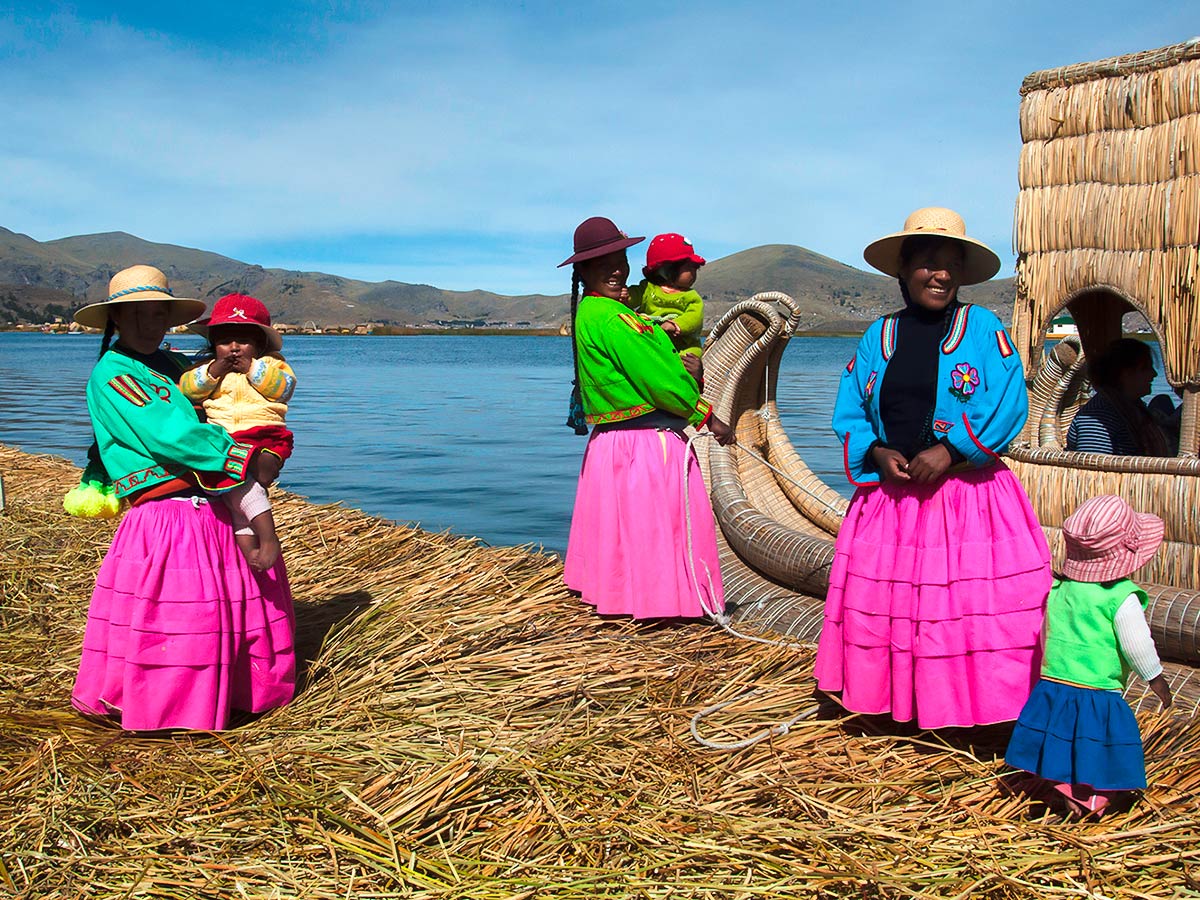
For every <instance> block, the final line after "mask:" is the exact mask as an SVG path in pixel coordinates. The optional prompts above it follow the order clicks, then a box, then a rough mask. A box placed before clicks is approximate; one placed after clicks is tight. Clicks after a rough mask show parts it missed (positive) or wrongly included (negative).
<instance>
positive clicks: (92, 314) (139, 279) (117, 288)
mask: <svg viewBox="0 0 1200 900" xmlns="http://www.w3.org/2000/svg"><path fill="white" fill-rule="evenodd" d="M147 300H168V301H170V303H171V307H170V315H169V316H168V318H167V327H168V328H170V327H174V326H175V325H183V324H184V323H186V322H190V321H192V319H194V318H196V316H199V315H203V314H204V301H203V300H192V299H188V298H184V297H176V296H175V295H174V294H172V293H171V288H170V287H169V286H168V285H167V276H166V275H164V274H163V273H162V272H160V271H159V270H158V269H156V268H154V266H130V267H129V268H128V269H122V270H121V271H120V272H118V273H117V274H116V275H114V276H113V277H112V280H110V281H109V282H108V299H107V300H104V301H102V302H100V303H91V304H88V305H87V306H85V307H83V309H81V310H79V311H78V312H77V313H75V321H76V322H78V323H79V324H80V325H83V326H84V327H86V328H104V327H105V326H106V325H107V324H108V313H109V310H111V309H112V307H113V306H114V305H115V304H117V303H139V302H145V301H147Z"/></svg>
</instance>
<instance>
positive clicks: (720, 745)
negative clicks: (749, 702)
mask: <svg viewBox="0 0 1200 900" xmlns="http://www.w3.org/2000/svg"><path fill="white" fill-rule="evenodd" d="M757 693H758V689H757V688H753V689H751V690H749V691H746V692H745V693H744V694H742V695H740V696H738V697H734V698H733V699H732V700H726V701H724V702H723V703H714V704H713V705H712V706H706V707H704V709H702V710H700V712H698V713H696V714H695V715H694V716H692V725H691V728H692V737H693V738H695V739H696V743H698V744H700V746H702V747H707V748H708V749H709V750H745V749H746V748H747V747H753V746H754V745H755V744H757V743H758V742H759V741H765V740H766V739H767V738H772V737H779V736H781V735H785V734H787V733H788V732H789V731H791V730H792V726H793V725H795V724H796V723H797V722H801V721H803V720H804V719H811V718H812V717H813V716H815V715H816V714H817V710H818V707H816V706H814V707H813V708H812V709H806V710H804V711H803V712H800V713H797V714H796V715H794V716H792V717H791V718H790V719H788V720H787V721H786V722H777V723H776V724H774V725H771V726H769V727H767V728H764V729H762V730H761V731H757V732H755V733H754V734H752V735H750V737H748V738H745V739H743V740H740V741H710V740H709V739H708V738H706V737H704V736H703V735H701V734H700V727H699V726H700V721H701V720H702V719H703V718H704V717H705V716H707V715H708V714H709V713H715V712H719V711H720V710H722V709H724V708H725V707H727V706H732V705H733V704H734V703H737V702H738V701H739V700H744V699H745V698H747V697H750V696H753V695H754V694H757Z"/></svg>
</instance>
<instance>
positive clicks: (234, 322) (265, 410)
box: [179, 294, 296, 571]
mask: <svg viewBox="0 0 1200 900" xmlns="http://www.w3.org/2000/svg"><path fill="white" fill-rule="evenodd" d="M189 327H190V328H191V330H192V331H195V332H196V333H197V334H202V335H204V336H205V337H207V338H208V341H209V349H210V351H211V354H212V358H211V359H207V358H206V359H205V360H203V361H202V362H201V363H200V364H199V365H197V366H195V367H194V368H192V369H189V370H188V371H187V372H185V373H184V374H183V377H182V378H181V379H180V381H179V388H180V390H182V391H183V393H184V394H185V395H186V396H187V397H188V398H189V399H190V400H191V401H192V402H193V403H197V404H202V405H203V406H204V412H205V414H206V415H207V416H208V421H210V422H213V423H215V424H217V425H220V426H221V427H222V428H224V429H225V430H226V431H228V432H229V433H230V434H231V435H232V436H233V437H234V438H236V439H237V440H238V442H239V443H242V444H249V445H250V446H252V447H256V448H258V449H260V451H261V452H260V453H259V454H258V473H259V479H260V481H247V482H245V483H243V484H242V485H238V486H236V487H234V488H233V489H231V490H229V491H227V492H226V493H225V497H226V498H227V500H228V501H229V507H230V511H231V513H232V515H233V523H234V533H235V536H236V539H237V543H238V546H239V547H240V548H241V549H242V552H243V553H244V554H245V555H246V559H247V560H248V561H249V562H250V565H251V566H253V567H254V568H256V569H259V570H260V571H262V570H266V569H269V568H271V566H273V565H275V561H276V560H277V559H278V558H279V553H280V547H279V538H278V536H277V535H276V534H275V519H274V516H273V515H272V514H271V503H270V501H269V500H268V499H267V492H266V487H267V485H270V484H271V483H272V482H274V481H275V479H276V478H278V477H279V470H280V469H281V468H282V467H283V463H284V460H286V459H287V458H288V457H289V456H291V455H292V432H291V431H289V430H288V429H287V427H286V426H285V425H284V419H285V418H286V417H287V409H288V401H289V400H290V399H291V397H292V392H293V391H294V390H295V389H296V375H295V373H294V372H293V371H292V368H291V366H289V365H288V364H287V363H286V362H285V361H284V359H283V356H282V355H281V354H280V352H279V351H280V350H281V349H283V338H282V337H281V336H280V334H279V332H278V331H276V330H275V329H274V328H272V327H271V314H270V313H269V312H267V308H266V306H264V305H263V303H262V301H260V300H258V299H256V298H254V297H250V296H247V295H245V294H226V295H225V296H224V297H222V298H221V299H220V300H218V301H217V302H216V304H215V305H214V306H213V311H212V315H211V316H209V317H208V318H207V319H201V320H199V321H198V322H194V323H193V324H192V325H191V326H189Z"/></svg>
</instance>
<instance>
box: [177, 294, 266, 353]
mask: <svg viewBox="0 0 1200 900" xmlns="http://www.w3.org/2000/svg"><path fill="white" fill-rule="evenodd" d="M218 325H257V326H258V327H259V328H261V329H262V331H263V334H264V335H266V338H267V349H268V350H274V351H279V350H282V349H283V337H282V335H280V333H279V332H278V331H276V330H275V329H274V328H272V327H271V314H270V313H269V312H268V311H267V307H266V306H265V305H264V304H263V302H262V301H261V300H259V299H258V298H257V297H251V296H250V295H249V294H226V295H225V296H224V297H222V298H221V299H220V300H218V301H217V302H216V303H214V304H213V311H212V315H211V316H209V317H208V318H207V319H201V320H200V321H198V322H193V323H192V324H191V325H189V326H188V330H189V331H194V332H196V334H202V335H204V336H205V337H208V331H209V329H210V328H215V327H216V326H218Z"/></svg>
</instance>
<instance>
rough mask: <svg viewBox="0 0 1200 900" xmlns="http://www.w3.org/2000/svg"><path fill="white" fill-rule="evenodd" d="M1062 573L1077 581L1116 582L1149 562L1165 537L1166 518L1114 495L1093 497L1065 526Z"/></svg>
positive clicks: (1069, 517)
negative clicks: (1139, 508) (1136, 509)
mask: <svg viewBox="0 0 1200 900" xmlns="http://www.w3.org/2000/svg"><path fill="white" fill-rule="evenodd" d="M1062 532H1063V540H1064V542H1065V543H1066V545H1067V560H1066V562H1064V563H1063V574H1064V575H1066V576H1067V577H1068V578H1072V579H1074V580H1075V581H1116V580H1117V579H1118V578H1125V577H1127V576H1129V575H1130V574H1132V573H1133V572H1135V571H1137V570H1138V569H1140V568H1141V567H1142V566H1144V565H1145V564H1146V563H1148V562H1149V561H1150V560H1151V558H1152V557H1153V556H1154V554H1155V553H1157V552H1158V547H1159V544H1161V543H1162V539H1163V521H1162V519H1160V518H1159V517H1158V516H1154V515H1151V514H1150V513H1140V512H1135V511H1134V509H1133V507H1131V506H1130V505H1129V504H1128V503H1126V502H1125V501H1124V500H1122V499H1121V498H1120V497H1118V496H1116V495H1114V494H1104V495H1102V496H1100V497H1093V498H1092V499H1090V500H1088V501H1087V502H1085V503H1084V504H1083V505H1082V506H1080V507H1079V509H1077V510H1075V512H1073V513H1071V515H1069V516H1068V517H1067V520H1066V521H1065V522H1063V525H1062Z"/></svg>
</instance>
